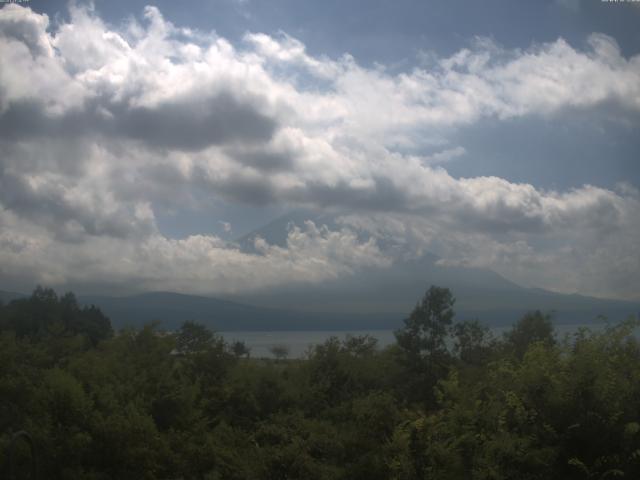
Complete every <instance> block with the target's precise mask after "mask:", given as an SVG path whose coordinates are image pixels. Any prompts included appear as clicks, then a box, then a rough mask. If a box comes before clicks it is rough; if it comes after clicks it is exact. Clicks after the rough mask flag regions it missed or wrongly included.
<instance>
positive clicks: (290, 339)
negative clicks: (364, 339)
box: [219, 323, 605, 358]
mask: <svg viewBox="0 0 640 480" xmlns="http://www.w3.org/2000/svg"><path fill="white" fill-rule="evenodd" d="M581 327H587V328H590V329H591V330H594V331H598V330H602V329H604V328H605V324H604V323H595V324H593V323H592V324H571V325H554V328H555V331H556V335H557V337H558V338H559V339H560V338H562V337H563V336H564V335H566V334H572V333H575V332H577V331H578V329H579V328H581ZM510 329H511V327H510V326H507V327H495V328H491V332H492V333H493V334H494V335H495V336H501V335H502V334H503V333H504V332H506V331H508V330H510ZM219 333H220V334H221V335H222V336H223V337H224V339H225V340H226V341H227V342H232V341H235V340H240V341H243V342H244V343H245V344H246V346H247V347H249V348H250V349H251V356H252V357H253V358H273V354H272V353H271V351H270V349H271V348H272V347H274V346H279V345H284V346H286V347H287V348H288V349H289V358H302V357H304V356H305V353H306V352H307V351H308V350H309V348H310V347H312V346H313V345H318V344H320V343H324V342H325V341H326V340H327V339H328V338H329V337H332V336H335V337H338V338H339V339H341V340H342V339H344V338H345V337H346V336H347V335H354V336H356V335H371V336H372V337H374V338H376V339H377V340H378V346H379V347H380V348H384V347H386V346H388V345H390V344H392V343H394V342H395V336H394V335H393V330H357V331H351V332H350V331H342V330H340V331H338V330H320V331H300V330H286V331H281V332H254V331H247V332H242V331H238V332H219Z"/></svg>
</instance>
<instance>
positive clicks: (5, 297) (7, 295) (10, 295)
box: [0, 290, 26, 304]
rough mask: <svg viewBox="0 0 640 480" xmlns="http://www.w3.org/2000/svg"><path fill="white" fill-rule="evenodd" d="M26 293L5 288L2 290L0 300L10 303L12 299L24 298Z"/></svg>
mask: <svg viewBox="0 0 640 480" xmlns="http://www.w3.org/2000/svg"><path fill="white" fill-rule="evenodd" d="M25 296H26V295H25V294H24V293H18V292H7V291H4V290H0V302H2V303H3V304H7V303H9V302H10V301H11V300H16V299H18V298H23V297H25Z"/></svg>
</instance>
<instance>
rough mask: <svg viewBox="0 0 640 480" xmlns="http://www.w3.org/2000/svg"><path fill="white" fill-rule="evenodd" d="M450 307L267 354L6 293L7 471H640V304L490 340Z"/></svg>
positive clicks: (449, 303)
mask: <svg viewBox="0 0 640 480" xmlns="http://www.w3.org/2000/svg"><path fill="white" fill-rule="evenodd" d="M454 309H455V299H454V297H453V294H452V292H451V291H449V290H448V289H447V288H442V287H436V286H432V287H431V288H429V290H427V291H426V293H425V294H424V297H423V298H421V299H419V302H418V303H417V304H416V306H415V308H414V309H413V311H411V312H407V313H408V317H407V319H406V320H405V321H404V326H403V327H402V328H401V329H399V330H398V331H397V332H396V342H395V344H393V345H391V346H389V347H386V348H384V349H383V348H379V347H378V346H377V345H376V341H375V339H374V338H372V337H370V336H360V337H357V336H346V337H344V338H335V337H332V338H330V339H329V340H327V341H326V342H325V343H323V344H320V345H316V346H314V347H312V348H310V349H309V351H308V353H307V355H306V356H305V358H302V359H283V358H280V359H265V358H252V357H251V355H250V351H249V350H248V349H247V348H246V347H245V346H244V345H243V344H241V343H235V344H228V343H226V342H225V340H224V339H223V338H222V337H221V336H219V335H218V334H216V333H215V332H212V331H210V330H209V329H207V328H205V327H204V326H202V325H199V324H197V323H194V322H190V321H186V322H185V323H184V324H183V325H182V327H181V328H179V329H178V330H176V331H174V332H167V331H163V330H162V329H161V328H160V325H158V324H149V325H146V326H145V327H144V328H141V329H124V330H121V331H118V332H114V331H113V329H112V327H111V324H110V321H109V319H108V318H107V317H106V316H105V315H103V314H102V313H101V312H100V310H99V309H97V308H95V307H82V306H80V305H79V304H78V302H77V300H76V298H75V296H74V295H73V294H71V293H67V294H65V295H62V296H58V295H57V294H56V293H55V292H54V291H53V290H51V289H47V288H41V287H38V288H37V289H36V290H35V291H34V292H33V294H32V295H31V296H30V297H28V298H24V299H19V300H14V301H12V302H10V303H8V304H7V305H4V306H1V307H0V477H2V478H9V479H11V478H16V479H17V478H21V479H22V478H42V479H56V480H57V479H86V480H90V479H91V480H102V479H150V480H151V479H203V480H204V479H207V480H214V479H224V480H227V479H229V480H234V479H238V480H239V479H265V480H277V479H278V480H279V479H309V480H313V479H336V480H337V479H350V480H358V479H362V480H376V479H380V480H383V479H385V480H386V479H397V480H412V479H483V480H484V479H486V480H489V479H495V480H502V479H607V478H628V479H637V478H640V343H639V342H638V338H637V329H638V327H639V324H640V322H639V321H638V320H637V319H632V318H630V319H626V320H624V319H623V320H622V321H621V322H620V323H611V324H608V325H607V327H606V328H605V329H603V330H598V331H593V330H589V329H586V328H583V329H580V330H579V331H578V332H576V333H574V334H572V335H567V336H565V337H563V338H559V336H558V335H556V333H555V332H554V327H553V321H552V318H551V317H550V316H549V315H546V314H543V313H541V312H540V311H535V312H531V313H529V314H527V315H525V316H524V317H523V318H521V319H514V325H513V327H512V328H511V330H509V331H508V332H507V333H505V334H504V335H502V336H499V337H498V336H494V335H492V334H491V333H490V331H489V330H488V329H487V328H486V327H484V326H483V325H482V324H480V323H479V322H477V321H464V322H459V321H456V318H455V312H454ZM185 320H188V319H185Z"/></svg>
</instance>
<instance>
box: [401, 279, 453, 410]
mask: <svg viewBox="0 0 640 480" xmlns="http://www.w3.org/2000/svg"><path fill="white" fill-rule="evenodd" d="M454 303H455V298H454V297H453V295H452V294H451V290H449V289H448V288H442V287H437V286H434V285H432V286H431V287H430V288H429V290H427V291H426V293H425V294H424V297H423V298H422V301H421V302H420V303H418V304H417V305H416V307H415V308H414V309H413V311H412V312H411V315H410V316H409V318H407V319H406V320H405V321H404V327H403V328H402V329H400V330H397V331H396V332H395V336H396V340H397V342H398V346H399V347H400V351H401V353H402V357H403V358H402V359H403V363H404V364H405V367H406V368H407V373H408V374H409V378H410V379H411V380H410V382H409V383H410V385H409V388H410V395H411V396H412V397H414V399H415V400H426V401H427V403H432V400H433V387H434V386H435V384H436V382H437V381H438V380H439V379H441V378H444V376H445V375H446V373H447V370H448V364H449V360H450V355H449V352H448V350H447V344H446V339H447V337H448V335H449V330H450V326H451V323H452V321H453V317H454V315H455V313H454V311H453V305H454ZM411 384H413V385H411Z"/></svg>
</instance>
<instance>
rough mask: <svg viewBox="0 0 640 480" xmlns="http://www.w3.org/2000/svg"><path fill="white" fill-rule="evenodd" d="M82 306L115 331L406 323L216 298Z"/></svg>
mask: <svg viewBox="0 0 640 480" xmlns="http://www.w3.org/2000/svg"><path fill="white" fill-rule="evenodd" d="M79 301H80V303H81V304H84V305H89V304H93V305H96V306H97V307H99V308H100V309H101V310H102V311H103V312H104V313H105V314H106V315H107V316H108V317H109V318H110V319H111V321H112V323H113V325H114V326H115V327H116V328H121V327H124V326H134V327H140V326H142V325H144V324H147V323H150V322H153V321H159V322H160V323H161V327H162V328H166V329H175V328H178V327H179V326H180V325H181V324H182V322H184V321H186V320H192V321H197V322H200V323H203V324H205V325H207V326H209V327H210V328H212V329H214V330H217V331H231V330H258V331H259V330H345V329H346V330H362V329H376V328H383V329H388V328H397V327H398V326H400V324H401V319H400V318H397V317H394V316H392V315H388V314H378V315H358V314H349V313H346V314H343V313H340V312H336V313H331V314H325V313H307V312H296V311H287V310H281V309H280V310H279V309H270V308H261V307H254V306H251V305H244V304H240V303H236V302H231V301H227V300H220V299H217V298H210V297H201V296H196V295H183V294H179V293H168V292H154V293H145V294H141V295H134V296H129V297H107V296H80V297H79Z"/></svg>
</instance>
